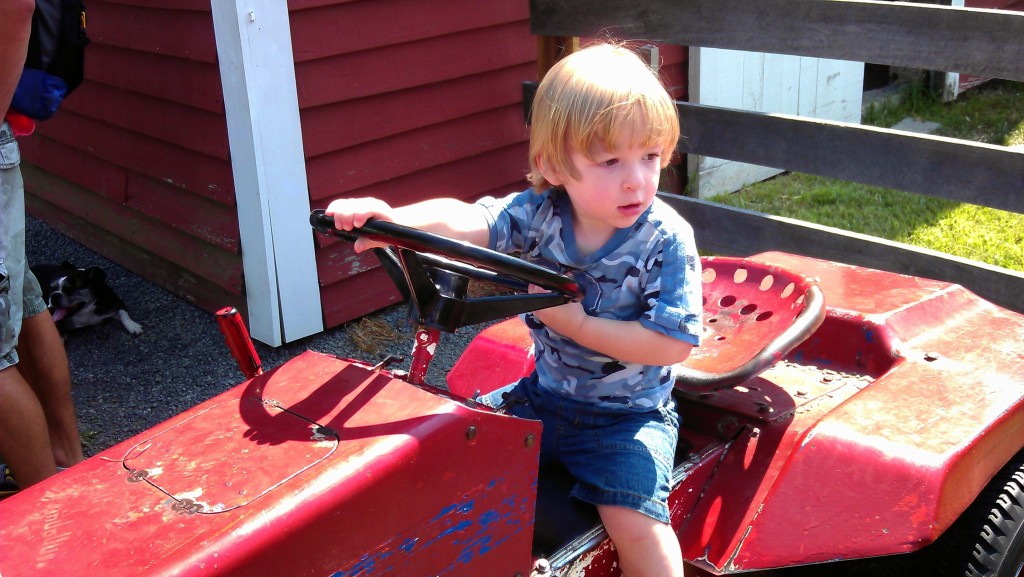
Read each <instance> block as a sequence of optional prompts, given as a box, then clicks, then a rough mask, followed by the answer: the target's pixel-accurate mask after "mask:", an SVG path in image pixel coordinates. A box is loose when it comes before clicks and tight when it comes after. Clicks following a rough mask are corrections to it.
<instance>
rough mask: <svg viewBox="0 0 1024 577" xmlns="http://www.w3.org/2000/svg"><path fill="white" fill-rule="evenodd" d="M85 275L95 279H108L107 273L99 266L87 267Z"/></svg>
mask: <svg viewBox="0 0 1024 577" xmlns="http://www.w3.org/2000/svg"><path fill="white" fill-rule="evenodd" d="M85 276H86V277H87V278H89V279H92V280H94V281H102V280H106V279H107V273H105V272H103V269H101V268H100V267H98V266H91V267H89V268H87V269H85Z"/></svg>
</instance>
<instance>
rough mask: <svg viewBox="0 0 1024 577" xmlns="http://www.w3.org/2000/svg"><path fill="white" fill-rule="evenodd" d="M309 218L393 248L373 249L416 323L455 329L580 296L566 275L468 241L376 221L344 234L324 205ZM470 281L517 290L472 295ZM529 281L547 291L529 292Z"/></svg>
mask: <svg viewBox="0 0 1024 577" xmlns="http://www.w3.org/2000/svg"><path fill="white" fill-rule="evenodd" d="M309 222H310V224H311V225H312V226H313V228H314V229H316V231H317V232H320V233H323V234H330V235H333V236H336V237H339V238H343V239H345V240H350V241H354V240H355V239H356V238H359V237H366V238H368V239H370V240H374V241H377V242H383V243H387V244H389V245H391V246H392V247H394V249H395V250H392V249H391V248H383V249H381V248H378V249H374V252H375V254H376V255H377V258H378V259H380V261H381V264H382V265H383V266H384V269H385V271H387V273H388V276H390V277H391V280H392V281H393V282H394V283H395V286H396V287H398V290H399V291H400V292H401V293H402V296H403V297H405V298H406V299H408V300H409V301H410V305H411V306H412V307H413V315H414V316H415V317H416V319H417V321H418V322H420V323H423V324H425V325H427V326H430V327H432V328H437V329H439V330H442V331H446V332H454V331H455V330H456V329H457V328H459V327H464V326H468V325H473V324H477V323H483V322H488V321H492V320H498V319H502V318H507V317H510V316H514V315H517V314H520V313H526V312H530V311H535V310H539V309H543V308H548V307H553V306H557V305H561V304H565V303H567V302H569V301H571V300H577V299H579V298H580V297H581V293H580V289H579V285H577V283H576V281H575V280H573V279H572V278H570V277H568V276H565V275H563V274H559V273H556V272H554V271H551V270H548V269H546V268H544V267H542V266H539V265H536V264H533V263H530V262H527V261H524V260H521V259H518V258H516V257H513V256H509V255H507V254H502V253H499V252H495V251H493V250H489V249H486V248H483V247H480V246H476V245H473V244H470V243H466V242H461V241H457V240H453V239H450V238H447V237H444V236H440V235H436V234H432V233H429V232H425V231H422V230H419V229H415V228H410V227H407V226H402V225H400V224H395V223H393V222H385V221H378V220H374V219H370V220H369V221H367V222H366V224H365V225H363V227H362V228H359V229H357V230H353V231H352V232H346V231H342V230H338V229H336V228H335V227H334V219H333V218H332V217H330V216H328V215H327V214H326V213H325V211H324V210H322V209H318V210H314V211H313V212H312V213H310V215H309ZM469 279H477V280H484V281H488V282H491V283H494V284H497V285H500V286H504V287H507V288H510V289H512V290H513V291H515V292H516V293H518V294H513V295H498V296H486V297H470V296H469V295H468V293H467V288H468V285H469ZM531 284H533V285H536V286H538V287H540V288H542V289H545V290H547V291H548V292H546V293H533V294H529V293H527V289H528V287H529V285H531Z"/></svg>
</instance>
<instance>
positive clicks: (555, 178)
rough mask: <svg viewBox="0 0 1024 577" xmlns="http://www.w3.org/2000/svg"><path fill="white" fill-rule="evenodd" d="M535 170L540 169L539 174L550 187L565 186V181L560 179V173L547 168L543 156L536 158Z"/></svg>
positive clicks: (553, 168) (551, 167) (549, 167)
mask: <svg viewBox="0 0 1024 577" xmlns="http://www.w3.org/2000/svg"><path fill="white" fill-rule="evenodd" d="M537 168H539V169H540V174H541V176H543V177H544V180H546V181H548V184H550V185H551V186H564V185H565V179H564V178H563V177H562V173H561V171H559V170H558V169H556V168H555V167H553V166H548V164H547V163H546V162H544V157H543V156H538V157H537Z"/></svg>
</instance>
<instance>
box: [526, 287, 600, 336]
mask: <svg viewBox="0 0 1024 577" xmlns="http://www.w3.org/2000/svg"><path fill="white" fill-rule="evenodd" d="M546 292H550V291H548V290H546V289H542V288H540V287H538V286H536V285H532V284H531V285H530V294H536V293H546ZM532 314H533V316H534V317H536V318H537V320H539V321H540V322H542V323H544V324H545V325H547V327H548V328H549V329H551V330H553V331H555V332H556V333H558V334H560V335H562V336H563V337H568V338H570V339H573V340H576V335H577V333H578V332H579V330H580V327H581V326H583V323H584V321H586V319H587V312H586V311H585V310H583V305H582V304H580V303H578V302H568V303H565V304H564V305H559V306H557V307H550V308H546V309H541V310H538V311H533V313H532Z"/></svg>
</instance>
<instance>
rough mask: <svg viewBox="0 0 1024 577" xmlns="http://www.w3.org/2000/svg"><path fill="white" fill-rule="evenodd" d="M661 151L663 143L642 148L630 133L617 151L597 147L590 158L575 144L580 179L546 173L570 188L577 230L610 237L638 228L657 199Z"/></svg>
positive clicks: (571, 156) (616, 145)
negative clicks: (620, 229) (609, 235)
mask: <svg viewBox="0 0 1024 577" xmlns="http://www.w3.org/2000/svg"><path fill="white" fill-rule="evenodd" d="M661 153H662V146H661V144H658V143H655V144H649V145H644V144H640V143H639V141H638V139H636V138H633V134H624V135H622V136H621V137H620V138H618V139H616V140H615V141H614V142H613V147H612V148H608V147H607V146H605V145H604V144H603V143H596V144H594V145H593V146H591V150H590V151H589V152H588V153H587V154H584V153H583V152H582V151H580V150H576V149H575V148H574V147H572V146H570V147H569V160H570V161H571V162H572V164H573V166H574V167H575V168H576V171H577V173H578V175H579V177H578V178H574V177H573V176H572V175H569V174H566V173H564V172H562V171H551V170H544V169H542V172H543V173H544V177H545V178H546V179H547V181H548V182H550V183H551V184H553V185H555V186H564V187H565V190H566V193H568V195H569V198H570V199H571V200H572V205H573V213H574V216H575V222H574V224H575V225H576V228H577V232H584V231H585V232H590V233H608V234H610V233H611V232H612V229H617V228H627V227H630V226H632V225H633V224H634V223H635V222H636V219H637V218H639V217H640V215H641V214H643V212H644V211H646V210H647V207H649V206H650V205H651V203H652V202H653V201H654V196H655V194H656V193H657V191H658V181H659V178H660V176H661ZM581 227H583V229H584V230H581Z"/></svg>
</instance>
